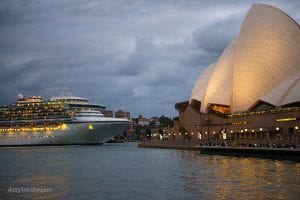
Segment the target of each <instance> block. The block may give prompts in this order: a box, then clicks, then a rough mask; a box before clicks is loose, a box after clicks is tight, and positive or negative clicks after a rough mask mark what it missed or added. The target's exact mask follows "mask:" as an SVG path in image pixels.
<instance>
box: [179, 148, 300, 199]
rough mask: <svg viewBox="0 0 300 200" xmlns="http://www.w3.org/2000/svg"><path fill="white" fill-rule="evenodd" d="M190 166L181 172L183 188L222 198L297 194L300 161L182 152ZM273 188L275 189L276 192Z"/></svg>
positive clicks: (263, 197) (265, 197)
mask: <svg viewBox="0 0 300 200" xmlns="http://www.w3.org/2000/svg"><path fill="white" fill-rule="evenodd" d="M181 156H182V157H183V159H184V160H186V161H187V162H188V163H189V165H190V166H191V168H190V170H188V171H186V172H184V173H182V174H181V178H182V179H183V181H184V183H185V190H187V191H189V192H194V193H195V192H196V193H197V194H198V197H199V198H201V197H203V196H201V194H205V196H206V197H210V198H217V199H219V198H221V199H243V198H247V199H249V198H250V199H256V198H258V199H273V198H276V199H286V198H287V197H289V198H296V199H297V198H299V197H300V191H299V189H300V187H299V186H300V182H299V177H300V164H299V163H293V162H289V161H276V160H275V161H274V160H267V159H257V158H239V157H228V156H209V155H201V154H198V153H197V152H189V151H182V152H181ZM275 191H276V192H275Z"/></svg>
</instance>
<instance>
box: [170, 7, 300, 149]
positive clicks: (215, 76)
mask: <svg viewBox="0 0 300 200" xmlns="http://www.w3.org/2000/svg"><path fill="white" fill-rule="evenodd" d="M175 108H176V109H177V110H178V111H179V122H178V123H177V125H176V126H175V127H177V128H176V133H175V134H178V135H186V136H189V135H191V136H194V137H198V138H199V139H200V140H207V141H208V142H209V143H211V142H213V141H214V140H224V141H226V140H227V141H238V140H239V141H240V142H241V141H242V140H244V141H248V143H249V144H253V145H254V144H256V145H258V144H260V145H266V144H265V143H267V144H268V141H272V144H275V143H276V145H285V144H286V145H288V144H290V143H291V144H293V145H297V144H300V142H299V140H300V132H299V128H300V26H299V24H298V23H297V22H296V21H295V20H293V19H292V18H291V17H290V16H288V15H287V14H286V13H284V12H283V11H281V10H279V9H278V8H275V7H273V6H269V5H265V4H254V5H253V6H252V7H251V9H250V10H249V12H248V14H247V15H246V17H245V19H244V22H243V24H242V27H241V30H240V33H239V35H238V37H237V39H236V40H234V41H232V42H231V43H230V44H229V45H228V46H227V48H226V49H225V50H224V51H223V53H222V54H221V56H220V57H219V58H218V59H217V61H216V62H215V63H213V64H210V65H209V66H208V67H207V68H206V69H205V70H204V71H203V72H202V73H201V74H200V75H199V77H198V79H197V81H196V83H195V85H194V88H193V90H192V94H191V96H190V98H189V99H188V100H187V101H185V102H180V103H177V104H176V105H175ZM195 135H196V136H195ZM232 144H234V143H232Z"/></svg>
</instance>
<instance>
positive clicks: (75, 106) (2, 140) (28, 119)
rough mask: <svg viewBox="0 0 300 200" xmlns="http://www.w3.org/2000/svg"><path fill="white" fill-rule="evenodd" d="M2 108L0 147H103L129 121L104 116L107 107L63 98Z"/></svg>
mask: <svg viewBox="0 0 300 200" xmlns="http://www.w3.org/2000/svg"><path fill="white" fill-rule="evenodd" d="M17 98H18V100H17V102H16V103H14V104H11V105H7V106H0V146H26V145H73V144H74V145H75V144H103V143H104V142H106V141H107V140H109V139H111V138H113V137H114V136H115V135H118V134H121V133H122V131H124V130H125V128H126V126H127V125H128V123H129V122H130V121H129V120H128V119H120V118H112V117H105V116H104V115H103V114H102V112H101V111H105V106H104V105H101V104H94V103H90V102H89V101H88V100H87V99H85V98H81V97H75V96H72V95H64V94H63V93H62V94H61V95H60V96H58V97H53V98H51V99H50V100H44V99H42V98H41V97H40V96H32V97H29V98H25V97H24V96H23V95H21V94H19V95H18V96H17Z"/></svg>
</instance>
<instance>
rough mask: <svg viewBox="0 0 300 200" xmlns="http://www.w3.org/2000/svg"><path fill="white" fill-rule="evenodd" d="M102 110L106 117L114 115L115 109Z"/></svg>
mask: <svg viewBox="0 0 300 200" xmlns="http://www.w3.org/2000/svg"><path fill="white" fill-rule="evenodd" d="M101 112H102V114H103V115H104V116H105V117H113V111H111V110H101Z"/></svg>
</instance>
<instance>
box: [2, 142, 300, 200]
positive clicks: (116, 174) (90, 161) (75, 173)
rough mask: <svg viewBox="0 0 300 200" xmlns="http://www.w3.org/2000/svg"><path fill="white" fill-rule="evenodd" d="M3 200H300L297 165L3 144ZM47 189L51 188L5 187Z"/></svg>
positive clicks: (130, 147)
mask: <svg viewBox="0 0 300 200" xmlns="http://www.w3.org/2000/svg"><path fill="white" fill-rule="evenodd" d="M0 163H1V164H0V198H1V199H24V198H25V199H126V200H128V199H149V200H150V199H151V200H152V199H172V200H173V199H178V200H179V199H185V200H194V199H195V200H196V199H288V198H290V199H299V198H298V197H299V196H300V193H299V183H300V182H299V177H300V164H299V163H298V164H297V163H293V162H288V161H276V160H266V159H256V158H237V157H226V156H210V155H202V154H199V153H198V152H195V151H178V150H165V149H140V148H137V147H136V144H123V145H118V146H66V147H53V148H52V147H45V148H41V147H38V148H32V147H31V148H11V149H6V148H2V149H1V148H0ZM10 187H13V188H15V187H28V188H32V187H36V188H51V189H52V192H49V193H36V192H35V193H28V192H27V193H26V192H23V193H21V194H18V193H13V192H8V189H9V188H10Z"/></svg>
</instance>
